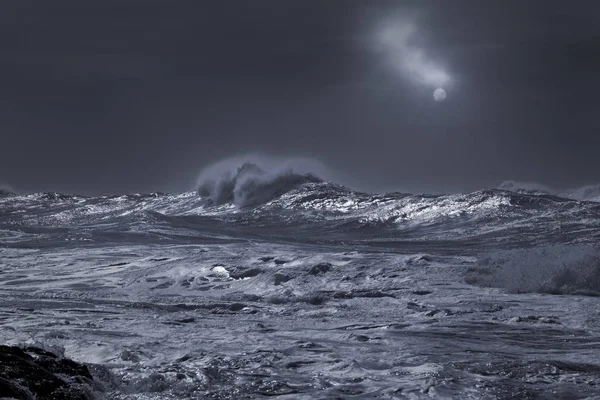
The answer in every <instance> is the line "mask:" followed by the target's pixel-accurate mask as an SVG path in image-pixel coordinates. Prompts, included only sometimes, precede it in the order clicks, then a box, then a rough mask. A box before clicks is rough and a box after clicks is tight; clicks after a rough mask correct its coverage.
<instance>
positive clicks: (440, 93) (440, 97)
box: [433, 88, 448, 101]
mask: <svg viewBox="0 0 600 400" xmlns="http://www.w3.org/2000/svg"><path fill="white" fill-rule="evenodd" d="M447 96H448V94H447V93H446V91H445V90H444V89H442V88H437V89H435V90H434V91H433V98H434V99H435V101H444V100H446V97H447Z"/></svg>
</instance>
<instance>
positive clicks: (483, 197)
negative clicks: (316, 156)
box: [0, 166, 600, 249]
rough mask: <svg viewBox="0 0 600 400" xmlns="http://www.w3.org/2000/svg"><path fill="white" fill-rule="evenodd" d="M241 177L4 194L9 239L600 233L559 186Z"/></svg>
mask: <svg viewBox="0 0 600 400" xmlns="http://www.w3.org/2000/svg"><path fill="white" fill-rule="evenodd" d="M265 175H266V176H265ZM248 176H250V177H251V178H248ZM232 177H233V178H234V179H233V180H230V181H228V183H229V186H228V187H229V188H228V189H227V190H225V191H223V190H220V191H218V195H219V196H224V195H223V193H227V194H228V196H225V197H220V198H221V199H227V200H223V201H224V202H214V201H212V200H211V199H207V196H208V195H205V196H198V195H197V194H196V193H182V194H177V195H171V194H160V193H156V194H149V195H126V196H103V197H80V196H68V195H60V194H35V195H28V196H15V197H6V198H1V199H0V244H2V243H3V242H4V243H16V242H19V241H24V240H27V241H35V240H51V238H52V236H53V235H52V232H55V230H56V229H60V230H61V232H62V233H61V238H62V239H61V240H64V241H65V242H67V241H68V242H73V241H75V242H81V243H85V242H86V241H89V240H88V239H90V240H93V241H94V242H95V243H101V242H102V241H103V240H111V241H113V242H114V241H115V240H119V238H123V241H124V242H126V241H131V240H134V241H135V242H136V243H137V242H139V241H143V240H148V241H152V242H154V241H160V240H167V241H169V242H172V241H175V242H182V243H190V242H194V241H195V240H196V238H198V240H200V239H202V240H204V239H206V238H225V239H227V238H229V239H235V240H284V241H292V242H298V243H314V244H327V245H328V244H333V245H338V244H344V245H355V246H358V245H368V246H376V247H386V248H394V249H398V248H403V247H404V248H406V247H411V248H414V246H421V247H424V248H431V247H439V246H442V247H444V248H449V247H452V246H457V245H460V246H461V248H463V249H465V248H468V249H477V248H479V249H484V248H489V247H493V246H505V247H518V246H535V245H539V244H541V243H585V242H593V241H597V240H598V239H599V238H600V204H598V203H593V202H580V201H575V200H570V199H565V198H561V197H557V196H554V195H550V194H532V193H516V192H511V191H504V190H483V191H478V192H474V193H468V194H454V195H435V196H431V195H409V194H401V193H388V194H368V193H362V192H357V191H353V190H351V189H348V188H346V187H343V186H340V185H336V184H333V183H329V182H325V181H321V180H319V179H317V178H314V177H313V176H312V175H310V174H299V173H296V172H291V173H290V172H289V170H287V171H286V170H280V173H278V174H272V173H267V172H264V170H258V169H256V168H255V167H253V166H246V167H244V171H238V173H237V174H236V175H235V176H232ZM232 184H233V185H232ZM211 188H213V190H216V189H214V187H213V186H210V185H209V186H208V187H205V188H204V189H202V190H206V191H207V193H208V194H210V193H214V192H211V191H210V189H211ZM236 188H237V190H236ZM232 196H233V197H232ZM235 196H238V197H237V199H238V201H239V199H244V201H243V202H242V203H241V204H243V206H238V205H236V204H235V201H236V197H235ZM38 228H39V229H38ZM36 238H37V239H36ZM56 238H57V235H54V239H56ZM110 238H112V239H110ZM54 242H56V240H54Z"/></svg>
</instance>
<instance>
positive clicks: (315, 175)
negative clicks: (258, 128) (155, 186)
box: [197, 157, 327, 207]
mask: <svg viewBox="0 0 600 400" xmlns="http://www.w3.org/2000/svg"><path fill="white" fill-rule="evenodd" d="M322 174H327V172H326V169H325V168H324V167H323V165H322V164H320V163H318V162H316V161H312V160H305V159H295V160H286V161H281V160H276V159H273V158H264V157H262V158H261V157H246V158H239V159H229V160H225V161H222V162H219V163H217V164H214V165H212V166H210V167H208V168H207V169H205V170H204V171H202V173H201V174H200V176H199V178H198V189H197V192H198V195H199V196H201V197H203V198H206V199H207V200H208V201H209V203H210V204H211V205H222V204H227V203H231V204H234V205H236V206H238V207H251V206H257V205H260V204H264V203H265V202H268V201H269V200H272V199H274V198H276V197H279V196H281V195H283V194H285V193H287V192H289V191H290V190H292V189H295V188H297V187H299V186H301V185H302V184H305V183H309V182H313V183H316V182H322V181H323V180H322V178H321V177H320V176H321V175H322Z"/></svg>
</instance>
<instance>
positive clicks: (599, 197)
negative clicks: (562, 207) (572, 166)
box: [498, 181, 600, 202]
mask: <svg viewBox="0 0 600 400" xmlns="http://www.w3.org/2000/svg"><path fill="white" fill-rule="evenodd" d="M498 189H501V190H508V191H511V192H515V193H527V194H551V195H554V196H558V197H564V198H566V199H571V200H579V201H594V202H600V184H596V185H586V186H582V187H579V188H575V189H568V190H563V191H558V190H553V189H551V188H549V187H547V186H544V185H541V184H539V183H531V182H518V181H504V182H502V183H501V184H500V186H498Z"/></svg>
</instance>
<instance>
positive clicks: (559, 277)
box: [467, 245, 600, 296]
mask: <svg viewBox="0 0 600 400" xmlns="http://www.w3.org/2000/svg"><path fill="white" fill-rule="evenodd" d="M467 282H468V283H470V284H475V285H479V286H489V287H499V288H503V289H506V290H508V291H510V292H513V293H532V292H535V293H549V294H583V295H594V296H598V295H600V250H599V249H597V248H594V247H589V246H583V245H579V246H567V245H563V246H543V247H536V248H530V249H520V250H510V251H505V252H499V253H496V254H492V255H489V256H488V257H485V258H482V259H481V260H480V262H479V265H478V266H477V267H476V268H472V269H471V270H470V271H469V272H468V274H467Z"/></svg>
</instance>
